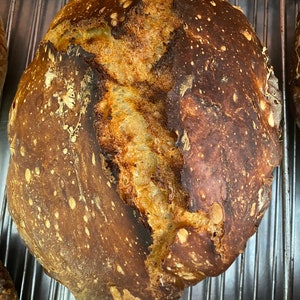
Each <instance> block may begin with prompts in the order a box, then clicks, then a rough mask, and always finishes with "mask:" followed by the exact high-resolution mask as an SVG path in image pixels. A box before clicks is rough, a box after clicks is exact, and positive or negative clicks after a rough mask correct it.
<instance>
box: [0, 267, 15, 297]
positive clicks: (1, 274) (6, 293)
mask: <svg viewBox="0 0 300 300" xmlns="http://www.w3.org/2000/svg"><path fill="white" fill-rule="evenodd" d="M17 299H19V298H18V294H17V291H16V289H15V286H14V283H13V281H12V279H11V277H10V274H9V273H8V271H7V269H6V268H5V267H4V266H3V264H2V262H1V261H0V300H17Z"/></svg>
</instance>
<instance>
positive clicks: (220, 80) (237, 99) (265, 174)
mask: <svg viewBox="0 0 300 300" xmlns="http://www.w3.org/2000/svg"><path fill="white" fill-rule="evenodd" d="M207 3H208V2H207V1H205V0H202V1H201V0H200V1H184V2H183V1H175V6H176V11H177V12H178V14H179V15H180V18H182V20H183V22H184V24H185V29H184V31H183V32H182V35H181V36H180V37H178V40H177V42H176V46H175V50H174V57H175V59H174V64H173V73H174V74H175V76H174V78H175V81H176V83H175V86H174V89H172V91H170V93H169V97H168V106H169V113H168V117H169V120H170V121H169V125H170V127H171V129H173V130H174V131H176V132H178V134H179V137H180V138H181V139H182V137H184V142H183V143H182V144H181V147H180V148H181V150H182V153H183V156H184V160H185V166H184V169H183V171H182V183H183V185H184V186H185V188H186V189H187V190H188V192H189V195H190V203H189V208H190V211H193V212H195V211H199V210H201V211H205V212H209V211H210V210H211V208H212V207H213V206H215V205H216V204H217V205H218V206H219V207H220V208H222V213H221V214H222V220H223V222H224V225H223V229H222V232H221V233H220V234H221V236H220V239H219V240H218V243H217V244H216V242H215V240H214V238H212V236H210V237H208V235H209V234H208V233H203V232H198V233H197V232H195V231H194V230H190V229H187V232H188V233H187V242H186V243H185V244H184V245H182V244H180V241H178V240H177V241H175V243H174V244H173V245H172V249H171V254H170V255H169V257H168V259H167V260H166V261H165V268H166V269H170V267H171V266H172V270H174V269H176V267H175V266H176V264H177V263H178V262H180V263H181V264H183V265H184V266H183V267H182V269H184V268H185V267H186V272H188V270H189V272H190V273H191V274H194V275H195V277H196V273H197V270H198V271H199V277H201V276H203V273H205V274H206V275H209V276H212V275H218V274H220V273H221V272H222V271H224V270H225V269H227V268H228V266H229V265H230V264H231V263H232V262H233V260H234V259H235V258H236V257H237V255H238V254H239V253H240V252H242V251H243V249H244V248H245V245H246V242H247V240H248V238H249V237H250V236H251V235H252V234H253V233H254V232H255V231H256V228H257V226H258V224H259V223H260V221H261V218H262V216H263V214H264V212H265V210H266V208H267V207H268V205H269V201H270V192H271V191H270V189H271V182H272V172H273V169H274V166H276V165H278V164H279V162H280V159H281V146H280V143H279V136H280V130H279V125H280V124H279V121H280V118H278V117H276V115H278V114H279V116H280V112H281V104H280V99H281V95H280V93H279V92H278V90H277V91H276V93H275V95H272V96H268V93H269V92H268V89H269V87H268V86H271V85H273V83H270V80H269V79H268V78H269V76H273V75H270V74H271V73H272V72H271V71H272V70H271V69H268V68H269V66H268V64H267V61H266V55H265V53H264V51H263V47H262V46H261V44H260V42H259V40H258V39H257V37H256V36H255V34H254V32H253V29H252V28H251V26H250V25H249V23H248V22H247V21H246V19H245V16H244V15H243V14H242V12H240V11H238V10H235V9H233V8H232V6H231V5H230V4H229V3H227V2H226V1H210V2H209V4H207ZM233 16H234V17H233ZM217 33H218V34H217ZM269 73H270V74H269ZM272 80H273V79H272ZM183 91H184V92H183ZM273 96H274V98H273ZM262 101H263V102H265V103H262ZM262 105H265V106H266V107H264V109H262ZM174 111H176V112H178V113H177V114H175V115H176V116H177V117H174ZM272 115H273V116H272ZM273 117H274V119H273V120H274V122H273V121H272V118H273ZM270 118H271V119H270ZM276 118H277V120H276ZM278 119H279V120H278ZM187 141H188V146H187V145H186V143H187ZM199 245H200V246H199ZM192 253H193V257H192V258H193V260H194V261H195V264H194V265H191V264H190V259H191V254H192ZM203 253H207V254H206V255H205V254H203ZM213 253H215V255H213V256H212V254H213ZM206 262H209V267H208V266H207V265H206Z"/></svg>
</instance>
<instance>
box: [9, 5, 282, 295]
mask: <svg viewBox="0 0 300 300" xmlns="http://www.w3.org/2000/svg"><path fill="white" fill-rule="evenodd" d="M280 121H281V95H280V92H279V91H278V83H277V79H276V78H275V76H274V73H273V70H272V67H271V66H270V64H269V61H268V56H267V53H266V48H265V47H263V46H262V45H261V43H260V41H259V39H258V38H257V36H256V35H255V32H254V30H253V29H252V27H251V25H250V24H249V22H248V21H247V19H246V17H245V16H244V15H243V13H242V12H241V11H240V10H239V9H238V8H236V7H233V6H232V5H230V4H229V3H228V2H227V1H221V0H213V1H208V0H199V1H192V0H184V1H178V0H175V1H171V0H156V1H153V0H152V1H148V0H144V1H139V0H133V1H131V0H129V1H127V0H119V1H108V0H106V1H105V0H103V1H98V0H90V1H82V0H73V1H70V2H69V3H68V4H67V5H66V6H65V7H64V8H63V9H62V10H61V11H60V12H59V13H58V15H57V16H56V17H55V19H54V20H53V22H52V24H51V25H50V28H49V31H48V32H47V33H46V35H45V37H44V39H43V41H42V42H41V44H40V47H39V49H38V51H37V54H36V56H35V58H34V60H33V62H32V63H31V64H30V66H29V67H28V69H27V70H26V71H25V73H24V75H23V76H22V78H21V81H20V84H19V88H18V91H17V94H16V97H15V99H14V102H13V104H12V107H11V111H10V118H9V127H8V134H9V140H10V145H11V162H10V166H9V172H8V177H7V193H8V200H9V209H10V212H11V215H12V217H13V219H14V221H15V223H16V225H17V228H18V230H19V232H20V235H21V237H22V238H23V239H24V241H25V243H26V244H27V246H28V247H29V249H30V251H31V252H32V253H33V254H34V255H35V256H36V257H37V259H38V260H39V261H40V262H41V264H42V265H43V266H44V268H45V270H46V271H47V272H48V273H49V275H50V276H53V277H54V278H56V279H57V280H58V281H60V282H62V283H63V284H64V285H66V286H67V287H68V288H69V289H70V290H71V291H72V292H73V294H74V295H75V297H76V298H78V299H177V298H179V297H180V293H181V292H182V290H183V289H184V288H185V287H186V286H189V285H193V284H196V283H197V282H199V281H200V280H202V279H203V278H205V277H207V276H215V275H218V274H220V273H221V272H223V271H225V270H226V269H227V268H228V267H229V266H230V265H231V263H232V262H233V261H234V260H235V258H236V257H237V256H238V255H239V253H241V252H242V251H243V250H244V248H245V245H246V242H247V240H248V239H249V237H250V236H251V235H253V233H255V231H256V229H257V226H258V225H259V223H260V221H261V218H262V216H263V214H264V212H265V210H266V209H267V207H268V205H269V202H270V194H271V188H270V187H271V183H272V172H273V170H274V168H275V167H276V166H277V165H278V164H279V163H280V159H281V144H280Z"/></svg>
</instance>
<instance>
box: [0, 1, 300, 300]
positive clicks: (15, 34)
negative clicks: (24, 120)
mask: <svg viewBox="0 0 300 300" xmlns="http://www.w3.org/2000/svg"><path fill="white" fill-rule="evenodd" d="M66 2H67V1H66V0H48V1H47V0H1V2H0V15H1V16H2V18H3V21H4V24H5V26H6V36H7V40H8V46H9V70H8V74H7V79H6V83H5V87H4V92H3V97H2V99H1V102H0V214H1V218H0V259H1V260H2V261H3V262H4V265H5V266H6V267H7V268H8V270H9V272H10V274H11V276H12V278H13V280H14V282H15V285H16V288H17V290H18V293H19V295H20V299H24V300H25V299H31V300H35V299H37V300H46V299H47V300H48V299H49V300H50V299H57V300H72V299H74V297H73V296H72V295H71V293H70V292H69V291H68V290H67V289H66V288H64V287H63V286H61V285H60V284H59V283H57V282H56V281H55V280H53V279H51V278H49V277H48V276H47V275H46V274H45V273H44V271H43V269H42V267H41V266H40V265H39V263H38V262H37V261H36V260H35V259H34V258H33V257H32V256H31V254H30V253H29V251H28V250H27V248H26V247H25V245H24V244H23V242H22V241H21V239H20V238H19V235H18V233H17V231H16V228H15V226H14V224H13V222H12V220H11V218H10V216H9V213H8V210H7V203H6V192H5V180H6V174H7V168H8V162H9V146H8V142H7V133H6V126H7V119H8V111H9V107H10V105H11V102H12V100H13V97H14V94H15V92H16V88H17V84H18V81H19V79H20V76H21V74H22V72H23V71H24V69H25V68H26V66H27V65H28V64H29V63H30V61H31V60H32V58H33V56H34V53H35V51H36V48H37V46H38V43H39V41H40V40H41V38H42V36H43V35H44V33H45V32H46V30H47V28H48V26H49V24H50V22H51V20H52V18H53V17H54V15H55V13H56V12H57V11H58V10H59V9H60V8H61V7H62V6H63V5H64V4H65V3H66ZM230 2H231V3H233V4H234V5H238V6H240V7H241V8H242V9H243V11H244V13H245V14H246V16H247V17H248V19H249V21H250V22H251V23H252V25H253V27H254V29H255V30H256V32H257V34H258V36H259V37H260V39H261V40H262V41H263V43H264V44H265V45H266V46H267V48H268V52H269V55H270V59H271V62H272V64H273V66H274V71H275V74H276V76H277V77H278V78H279V84H280V88H281V90H282V93H283V99H284V120H283V134H282V144H283V160H282V164H281V166H280V167H279V168H277V169H276V170H275V172H274V183H273V190H272V191H273V197H272V202H271V205H270V207H269V209H268V211H267V212H266V214H265V216H264V218H263V220H262V222H261V224H260V226H259V229H258V232H257V234H255V235H254V236H253V237H252V238H250V240H249V241H248V243H247V248H246V250H245V252H244V253H243V254H241V255H240V256H239V257H238V258H237V260H236V261H235V262H234V264H233V265H232V266H231V267H230V268H229V269H228V270H227V271H226V272H225V273H223V274H222V275H220V276H218V277H215V278H208V279H206V280H204V281H203V282H201V283H199V284H198V285H196V286H194V287H192V288H188V289H186V290H185V293H184V295H183V298H182V299H183V300H202V299H207V300H208V299H216V300H221V299H225V300H227V299H230V300H236V299H247V300H248V299H257V300H260V299H267V300H269V299H280V300H281V299H284V300H290V299H300V284H299V283H300V251H298V248H299V247H300V234H298V232H300V230H299V229H300V218H297V214H298V213H299V211H300V184H299V183H300V162H299V159H297V158H298V157H300V153H299V152H300V146H299V143H300V136H299V130H298V129H297V127H296V125H295V123H294V121H293V119H292V116H291V113H290V109H289V106H290V104H289V103H290V101H291V100H290V97H289V93H288V77H287V74H288V73H289V70H290V68H291V65H290V56H291V51H292V47H293V43H294V29H295V22H296V15H297V12H298V10H299V6H300V2H299V1H297V0H251V1H250V0H232V1H230Z"/></svg>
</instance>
